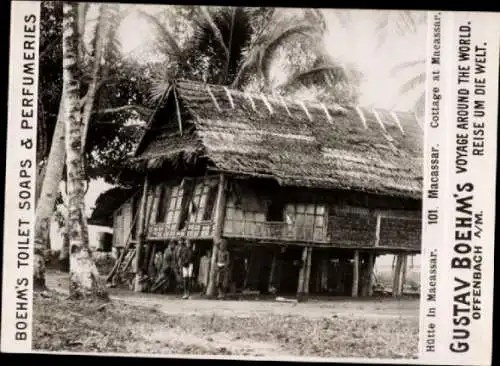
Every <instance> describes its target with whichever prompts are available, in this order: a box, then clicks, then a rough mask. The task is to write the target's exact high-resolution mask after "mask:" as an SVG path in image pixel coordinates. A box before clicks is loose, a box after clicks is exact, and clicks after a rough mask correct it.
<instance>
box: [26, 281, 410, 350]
mask: <svg viewBox="0 0 500 366" xmlns="http://www.w3.org/2000/svg"><path fill="white" fill-rule="evenodd" d="M47 282H48V283H47V284H48V286H49V288H51V289H53V290H55V292H53V293H52V296H51V297H49V298H44V297H41V296H37V297H36V298H35V301H34V307H35V321H34V326H35V336H34V347H35V348H39V349H50V350H62V349H64V350H67V351H98V352H132V353H134V352H140V353H161V354H165V353H176V354H218V355H221V354H222V355H252V356H320V357H376V358H415V357H416V355H417V344H418V300H416V299H401V300H397V299H392V298H380V299H359V300H353V299H328V300H326V299H311V300H309V301H308V302H304V303H289V302H278V301H275V300H274V299H269V300H256V299H252V298H248V299H245V300H223V301H221V300H206V299H199V298H197V296H193V298H192V299H189V300H182V299H180V298H179V297H178V296H165V295H153V294H141V293H133V292H130V291H124V290H117V289H110V295H111V299H112V302H111V303H110V304H98V303H81V302H80V303H79V302H71V301H68V300H66V297H65V294H66V293H67V288H68V286H67V274H65V273H60V272H54V271H51V272H49V275H48V281H47ZM65 330H66V331H65Z"/></svg>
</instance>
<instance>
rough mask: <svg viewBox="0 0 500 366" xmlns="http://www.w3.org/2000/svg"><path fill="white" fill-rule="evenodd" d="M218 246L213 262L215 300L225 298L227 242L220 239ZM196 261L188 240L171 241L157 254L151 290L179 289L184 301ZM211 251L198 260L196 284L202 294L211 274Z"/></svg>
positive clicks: (187, 295)
mask: <svg viewBox="0 0 500 366" xmlns="http://www.w3.org/2000/svg"><path fill="white" fill-rule="evenodd" d="M216 245H217V248H218V250H217V255H216V258H215V259H216V260H215V265H216V270H215V275H216V278H215V285H216V288H217V291H218V297H219V298H222V297H224V292H225V289H226V287H227V279H228V274H229V273H228V268H229V251H228V249H227V243H226V241H225V240H224V239H221V240H220V241H219V242H218V243H216ZM196 261H197V255H196V253H195V248H194V246H193V245H192V243H191V241H189V240H188V239H185V238H180V239H178V240H177V241H170V242H169V243H168V244H167V247H166V248H165V250H164V251H163V253H161V252H158V253H157V256H156V258H155V268H156V270H157V276H156V280H155V281H154V283H153V284H152V287H151V291H152V292H157V291H159V290H160V289H161V290H166V291H167V292H168V291H169V290H170V291H172V290H174V289H175V288H179V287H182V290H183V296H182V298H183V299H188V298H189V297H190V293H191V288H192V286H193V274H194V266H195V263H196ZM210 262H211V252H210V251H208V252H207V253H205V255H204V256H203V257H201V258H200V260H199V263H198V264H199V267H198V285H199V286H200V287H201V291H202V292H205V291H206V287H207V286H208V278H209V272H210Z"/></svg>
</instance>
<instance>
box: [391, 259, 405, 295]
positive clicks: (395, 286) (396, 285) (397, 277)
mask: <svg viewBox="0 0 500 366" xmlns="http://www.w3.org/2000/svg"><path fill="white" fill-rule="evenodd" d="M402 264H403V256H402V255H401V254H398V255H397V257H396V265H395V267H394V274H393V282H392V296H394V297H396V296H399V295H400V293H399V291H400V282H401V268H402Z"/></svg>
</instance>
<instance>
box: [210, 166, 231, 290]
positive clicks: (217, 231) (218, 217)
mask: <svg viewBox="0 0 500 366" xmlns="http://www.w3.org/2000/svg"><path fill="white" fill-rule="evenodd" d="M226 186H227V181H226V177H225V176H224V174H222V173H221V174H220V175H219V186H218V189H217V200H216V201H215V220H214V222H215V224H214V235H213V247H212V258H210V269H209V273H210V275H209V281H208V286H207V296H214V295H215V279H216V278H215V276H216V273H215V270H216V268H215V266H216V261H217V253H218V243H219V242H220V240H221V239H222V228H223V224H224V214H225V210H226Z"/></svg>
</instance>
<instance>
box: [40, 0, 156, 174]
mask: <svg viewBox="0 0 500 366" xmlns="http://www.w3.org/2000/svg"><path fill="white" fill-rule="evenodd" d="M42 19H43V21H42V22H41V24H42V28H41V36H40V44H41V46H40V47H41V48H40V49H41V52H40V55H41V58H40V83H41V84H40V100H39V109H40V111H41V112H40V114H39V128H40V136H41V139H40V143H39V145H38V147H39V161H41V160H44V159H46V157H47V156H48V152H49V148H50V141H51V140H52V135H53V132H54V127H55V123H56V120H57V112H58V109H59V104H60V100H61V96H62V33H61V32H62V27H61V20H62V3H61V2H56V1H45V2H42ZM119 20H120V17H110V16H108V18H106V19H98V21H100V22H101V23H103V24H107V26H108V27H109V31H108V33H107V34H108V41H107V43H106V45H105V52H104V56H103V58H104V60H105V63H104V65H105V67H103V68H102V69H103V71H102V73H101V74H100V75H99V79H100V82H99V83H98V90H97V96H96V101H95V103H94V111H93V114H92V117H91V120H90V126H89V131H88V136H87V144H86V151H85V162H86V173H87V177H88V178H89V179H92V178H96V177H103V178H104V179H105V180H106V181H107V182H112V181H113V177H114V176H116V173H117V171H118V170H119V168H120V164H121V163H122V162H123V161H124V160H125V159H126V157H127V156H128V154H130V152H131V151H132V148H133V143H134V141H135V140H136V138H137V134H138V133H140V126H137V125H130V120H131V119H132V120H136V121H137V120H144V119H146V118H148V117H149V114H150V112H151V111H150V110H149V109H148V108H147V107H148V101H147V99H146V96H147V94H148V92H149V89H150V87H151V82H150V75H151V67H152V66H151V65H142V64H139V63H138V62H136V61H134V60H130V59H125V58H124V57H123V56H122V54H121V52H120V44H119V42H118V39H117V34H116V31H117V29H118V22H119ZM85 22H86V23H85V24H86V27H87V28H86V31H87V32H90V33H91V36H92V37H91V38H90V41H87V42H83V39H81V40H80V43H83V45H84V47H83V51H82V52H83V55H82V57H81V58H80V71H81V84H82V88H81V98H82V101H83V100H84V97H85V93H86V91H87V88H88V85H89V82H90V80H91V76H92V65H93V64H94V59H93V56H94V51H95V50H94V49H93V48H92V46H93V44H94V43H95V32H96V28H95V26H94V27H92V21H91V20H90V19H86V21H85ZM63 176H64V177H65V175H63Z"/></svg>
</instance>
